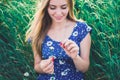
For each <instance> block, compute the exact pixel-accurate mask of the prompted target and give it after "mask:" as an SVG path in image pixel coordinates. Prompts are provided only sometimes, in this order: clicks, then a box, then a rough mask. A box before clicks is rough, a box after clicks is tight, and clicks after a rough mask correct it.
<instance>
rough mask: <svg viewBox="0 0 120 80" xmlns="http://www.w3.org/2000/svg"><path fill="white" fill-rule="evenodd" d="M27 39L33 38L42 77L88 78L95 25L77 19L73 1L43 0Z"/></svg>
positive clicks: (43, 79)
mask: <svg viewBox="0 0 120 80" xmlns="http://www.w3.org/2000/svg"><path fill="white" fill-rule="evenodd" d="M39 4H40V6H39V8H38V10H37V12H36V14H35V16H34V20H33V22H32V25H31V27H30V28H29V29H28V31H27V33H26V40H32V41H31V43H32V49H33V53H34V69H35V71H36V72H38V73H39V74H40V75H39V76H38V78H37V79H38V80H84V74H83V73H84V72H86V71H87V70H88V67H89V64H90V62H89V54H90V45H91V38H90V33H89V32H90V31H91V28H90V27H89V26H88V25H87V24H86V23H85V22H82V21H78V20H76V18H75V16H74V12H73V6H74V4H73V0H41V2H40V3H39Z"/></svg>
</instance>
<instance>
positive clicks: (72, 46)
mask: <svg viewBox="0 0 120 80" xmlns="http://www.w3.org/2000/svg"><path fill="white" fill-rule="evenodd" d="M74 47H76V45H75V44H70V45H69V46H67V47H66V49H67V50H68V51H70V50H71V49H72V48H74Z"/></svg>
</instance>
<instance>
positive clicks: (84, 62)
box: [61, 34, 91, 72]
mask: <svg viewBox="0 0 120 80" xmlns="http://www.w3.org/2000/svg"><path fill="white" fill-rule="evenodd" d="M90 46H91V37H90V34H87V35H86V37H85V38H84V39H83V40H82V42H81V43H80V51H81V52H80V56H79V55H78V52H79V47H78V45H77V44H76V43H75V42H74V41H72V40H64V41H63V42H62V44H61V47H62V48H63V49H64V50H65V52H66V54H67V55H68V56H70V57H71V58H72V59H73V62H74V64H75V66H76V68H77V69H78V70H80V71H82V72H86V71H87V70H88V67H89V64H90V61H89V55H90Z"/></svg>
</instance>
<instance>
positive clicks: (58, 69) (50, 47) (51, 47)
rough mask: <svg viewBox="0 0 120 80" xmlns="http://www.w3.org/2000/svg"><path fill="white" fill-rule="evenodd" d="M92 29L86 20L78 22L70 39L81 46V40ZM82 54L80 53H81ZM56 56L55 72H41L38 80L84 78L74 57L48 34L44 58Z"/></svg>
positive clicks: (77, 79) (75, 79)
mask: <svg viewBox="0 0 120 80" xmlns="http://www.w3.org/2000/svg"><path fill="white" fill-rule="evenodd" d="M90 31H91V27H89V26H88V25H87V24H86V23H84V22H76V25H75V26H74V29H73V31H72V33H71V35H70V36H69V39H71V40H73V41H74V42H76V44H77V45H78V46H80V42H81V41H82V40H83V39H84V38H85V36H86V35H87V34H88V33H89V32H90ZM79 55H80V53H79ZM50 56H54V57H55V60H54V74H39V76H38V78H37V80H84V74H83V73H82V72H81V71H79V70H77V69H76V67H75V65H74V63H73V61H72V59H71V58H70V57H69V56H68V55H67V54H66V53H65V51H64V50H63V49H62V48H61V47H60V42H58V41H55V40H53V39H51V38H50V37H49V36H48V35H47V36H46V37H45V39H44V41H43V44H42V58H43V59H48V58H49V57H50Z"/></svg>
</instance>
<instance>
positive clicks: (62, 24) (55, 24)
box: [51, 19, 68, 29]
mask: <svg viewBox="0 0 120 80" xmlns="http://www.w3.org/2000/svg"><path fill="white" fill-rule="evenodd" d="M67 22H68V20H67V19H65V20H64V21H62V22H52V25H51V28H53V29H61V28H64V27H65V26H66V25H67Z"/></svg>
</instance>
